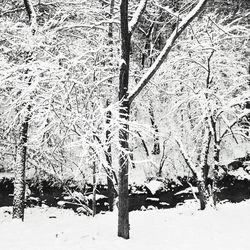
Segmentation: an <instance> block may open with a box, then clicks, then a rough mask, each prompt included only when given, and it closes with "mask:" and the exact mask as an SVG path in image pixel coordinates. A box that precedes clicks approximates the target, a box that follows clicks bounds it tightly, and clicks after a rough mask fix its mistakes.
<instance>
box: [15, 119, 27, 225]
mask: <svg viewBox="0 0 250 250" xmlns="http://www.w3.org/2000/svg"><path fill="white" fill-rule="evenodd" d="M28 124H29V116H28V115H27V116H26V118H25V121H24V122H23V123H22V124H21V128H20V138H19V142H18V145H17V152H16V163H15V167H14V176H15V177H14V198H13V218H17V219H22V220H23V219H24V206H25V165H26V153H27V147H26V143H27V138H28Z"/></svg>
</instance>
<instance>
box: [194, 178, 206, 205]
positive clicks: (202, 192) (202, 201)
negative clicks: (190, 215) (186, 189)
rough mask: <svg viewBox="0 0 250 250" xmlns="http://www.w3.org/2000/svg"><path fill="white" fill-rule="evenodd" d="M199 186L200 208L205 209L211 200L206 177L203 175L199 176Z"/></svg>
mask: <svg viewBox="0 0 250 250" xmlns="http://www.w3.org/2000/svg"><path fill="white" fill-rule="evenodd" d="M197 187H198V191H199V200H200V209H201V210H204V209H205V208H206V206H207V204H208V201H209V197H208V193H207V189H206V184H205V180H204V178H202V177H198V178H197Z"/></svg>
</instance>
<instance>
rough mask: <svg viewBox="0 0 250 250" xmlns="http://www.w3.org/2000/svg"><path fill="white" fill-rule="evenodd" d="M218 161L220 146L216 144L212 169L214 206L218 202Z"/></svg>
mask: <svg viewBox="0 0 250 250" xmlns="http://www.w3.org/2000/svg"><path fill="white" fill-rule="evenodd" d="M219 161H220V145H219V143H218V142H217V143H215V145H214V169H213V202H214V206H216V204H217V202H218V192H219V188H218V181H219Z"/></svg>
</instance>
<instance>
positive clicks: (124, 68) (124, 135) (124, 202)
mask: <svg viewBox="0 0 250 250" xmlns="http://www.w3.org/2000/svg"><path fill="white" fill-rule="evenodd" d="M120 16H121V40H122V41H121V43H122V44H121V63H120V74H119V101H120V108H119V117H120V119H121V128H120V131H119V143H120V147H121V152H120V155H119V177H118V184H119V189H118V194H119V203H118V236H119V237H122V238H124V239H129V211H128V167H129V156H128V153H129V145H128V137H129V132H128V131H129V127H128V121H129V112H130V104H129V101H128V82H129V52H130V38H131V34H130V33H129V30H128V0H121V4H120Z"/></svg>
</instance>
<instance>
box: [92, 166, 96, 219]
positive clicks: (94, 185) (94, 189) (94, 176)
mask: <svg viewBox="0 0 250 250" xmlns="http://www.w3.org/2000/svg"><path fill="white" fill-rule="evenodd" d="M92 210H93V214H92V215H93V217H94V216H95V215H96V163H95V162H93V197H92Z"/></svg>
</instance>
